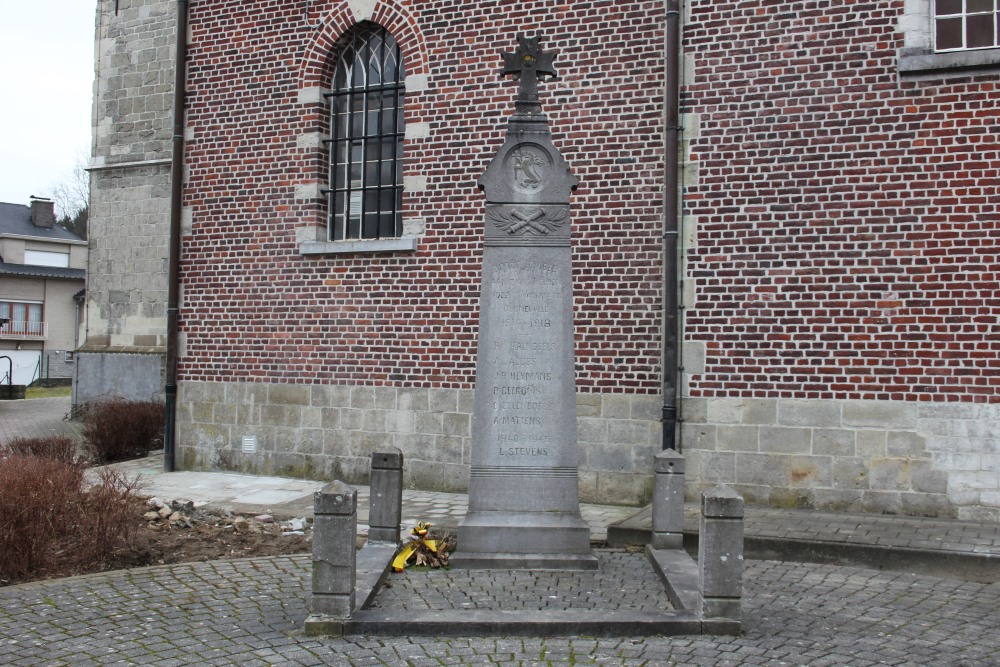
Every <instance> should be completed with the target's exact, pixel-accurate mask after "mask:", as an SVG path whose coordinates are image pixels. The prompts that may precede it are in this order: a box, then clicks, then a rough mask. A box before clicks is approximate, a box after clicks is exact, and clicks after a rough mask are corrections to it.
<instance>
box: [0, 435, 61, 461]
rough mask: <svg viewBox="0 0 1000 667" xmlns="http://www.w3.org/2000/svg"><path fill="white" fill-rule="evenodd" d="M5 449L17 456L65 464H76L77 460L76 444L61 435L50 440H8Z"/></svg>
mask: <svg viewBox="0 0 1000 667" xmlns="http://www.w3.org/2000/svg"><path fill="white" fill-rule="evenodd" d="M3 449H4V450H6V451H7V452H9V453H10V454H13V455H15V456H38V457H41V458H43V459H52V460H54V461H63V462H64V463H74V462H75V461H76V460H77V454H76V442H75V441H74V440H73V439H72V438H67V437H65V436H61V435H56V436H51V437H48V438H14V439H13V440H8V441H7V443H6V444H5V445H4V446H3Z"/></svg>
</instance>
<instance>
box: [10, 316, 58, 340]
mask: <svg viewBox="0 0 1000 667" xmlns="http://www.w3.org/2000/svg"><path fill="white" fill-rule="evenodd" d="M0 322H3V324H2V326H0V340H45V339H47V338H48V337H49V324H48V322H19V321H18V320H13V321H11V320H0Z"/></svg>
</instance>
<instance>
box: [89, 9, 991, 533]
mask: <svg viewBox="0 0 1000 667" xmlns="http://www.w3.org/2000/svg"><path fill="white" fill-rule="evenodd" d="M113 4H114V3H112V2H111V1H110V0H104V2H103V3H102V4H101V11H102V12H103V13H104V14H109V13H110V12H112V5H113ZM118 4H119V10H120V11H119V12H118V13H117V14H115V17H114V18H113V20H111V19H108V20H107V21H106V22H105V23H100V21H99V31H101V30H104V31H105V32H99V39H100V40H101V41H100V42H99V44H100V45H101V46H100V48H101V51H100V53H102V54H107V57H106V58H104V57H102V59H101V61H100V63H103V64H99V67H100V71H99V83H98V96H97V105H98V114H97V129H96V144H95V146H96V148H95V150H96V153H95V154H96V155H97V162H98V163H99V164H105V163H106V164H108V165H111V164H117V165H118V167H116V168H115V169H114V170H111V169H106V170H103V171H102V170H98V171H96V172H94V187H95V198H94V203H93V210H92V216H94V217H93V218H92V219H94V220H95V222H94V224H95V228H94V234H92V237H93V238H94V241H93V245H92V250H91V253H92V255H91V256H92V263H91V274H90V275H91V276H92V278H91V280H92V282H91V284H90V285H88V291H90V290H91V289H93V293H92V294H91V297H90V298H91V299H92V300H93V301H92V303H90V304H88V313H89V321H90V322H93V323H97V324H98V326H95V327H92V330H91V334H92V336H94V335H99V336H105V338H104V339H92V340H91V341H90V342H92V343H99V344H100V345H103V346H104V348H102V349H108V348H109V347H111V346H113V344H117V345H122V346H125V347H128V348H129V349H133V350H134V349H135V348H136V347H139V346H141V345H142V344H151V345H153V344H160V342H161V341H160V339H159V338H156V336H159V335H162V331H163V328H162V295H163V294H165V289H166V287H165V274H164V271H162V270H161V269H160V268H159V267H160V266H165V264H160V263H158V262H157V261H156V258H165V249H164V245H163V241H162V240H161V239H162V238H163V237H162V232H161V231H159V230H160V229H165V226H166V217H167V216H166V211H167V192H166V187H167V186H168V185H169V174H168V169H169V168H168V167H167V166H165V163H163V162H162V161H163V160H164V159H165V158H168V157H169V146H168V145H166V144H165V143H162V142H163V141H169V125H168V124H169V121H170V118H169V116H170V113H169V101H168V99H169V97H170V96H169V91H166V93H164V90H163V89H162V85H161V84H162V83H163V82H166V81H169V80H170V76H169V74H170V73H171V72H172V61H171V57H172V53H170V52H169V50H170V47H172V44H173V36H172V34H171V31H172V27H171V26H172V20H173V17H172V13H171V11H172V9H173V5H174V3H171V2H166V1H165V0H145V1H143V0H119V3H118ZM929 6H930V5H929V3H928V2H927V0H888V1H887V2H878V3H876V2H861V3H843V2H834V0H812V1H810V2H806V1H804V0H796V1H794V2H782V3H760V2H749V1H748V0H739V1H736V2H729V3H713V2H708V1H707V0H690V2H687V3H685V7H684V11H685V17H684V19H685V20H684V24H685V28H684V43H683V49H684V59H685V61H684V75H683V104H684V108H683V112H684V113H683V115H682V118H683V125H684V128H685V131H684V133H683V161H684V162H683V172H682V181H683V183H682V185H683V202H684V211H683V216H682V226H683V229H682V233H683V239H684V251H683V257H682V261H683V267H684V271H683V277H684V284H683V288H682V291H683V302H684V305H685V311H684V312H685V314H686V317H685V318H684V319H685V340H684V346H683V351H684V354H683V362H682V363H683V366H684V372H683V375H682V378H683V385H684V387H683V388H684V395H685V398H684V401H683V403H682V417H683V425H682V428H681V445H682V446H683V453H684V455H685V457H686V458H687V470H688V481H689V495H690V497H691V498H692V499H693V498H694V497H695V496H696V495H697V494H698V493H699V492H700V491H701V490H702V489H704V488H707V487H708V486H711V485H714V484H716V483H719V482H725V483H729V484H734V485H735V486H736V488H738V489H739V490H740V491H741V492H742V493H743V494H744V495H745V496H746V497H747V499H748V501H750V502H753V503H763V504H772V505H782V506H797V507H815V508H820V509H833V510H847V511H874V512H894V513H907V514H929V515H939V516H958V517H962V518H985V519H993V520H1000V435H998V434H1000V399H998V393H1000V392H998V387H1000V372H998V368H1000V361H998V357H1000V330H998V324H997V322H998V321H1000V285H998V279H997V275H998V259H997V257H998V256H1000V253H998V250H1000V223H998V221H1000V212H998V210H997V204H996V196H995V195H996V192H997V188H998V185H1000V180H998V173H1000V148H998V140H997V136H998V135H1000V132H998V130H997V128H998V127H1000V122H998V116H1000V112H998V111H997V109H998V108H1000V99H998V97H1000V86H998V83H1000V75H998V73H997V69H996V68H993V69H985V70H961V71H920V72H917V71H914V70H913V69H912V67H911V65H906V67H903V58H902V57H901V55H900V53H901V52H905V53H908V54H910V55H908V56H907V57H911V56H912V53H911V52H913V50H914V48H916V47H917V46H920V45H923V44H925V43H926V42H927V40H928V39H929V37H928V35H929V32H928V25H929V23H928V22H929V18H928V17H929V14H928V12H929V11H930V10H929ZM190 12H191V16H190V18H191V33H190V37H191V53H190V58H189V69H188V72H189V75H188V85H189V88H190V92H189V105H188V114H187V124H186V125H187V130H186V136H187V139H188V142H187V147H186V156H185V160H186V184H185V195H184V207H185V208H184V221H185V236H184V239H183V241H184V256H183V261H182V273H183V283H184V284H183V302H182V311H181V343H182V345H181V367H180V379H181V383H180V394H179V412H178V429H179V430H178V433H179V443H178V445H179V449H178V452H179V455H180V459H179V463H180V464H181V467H186V468H224V469H232V470H241V471H246V472H268V473H273V474H293V475H321V476H329V477H341V478H344V479H347V480H348V481H356V482H360V481H364V469H365V464H366V457H367V456H368V454H369V453H370V451H371V450H372V449H373V448H375V447H378V446H381V445H386V444H392V445H395V446H398V447H400V448H401V449H402V450H403V451H404V453H405V454H406V457H407V471H408V472H407V475H408V479H407V482H408V483H409V484H413V485H419V486H422V487H424V488H442V489H450V490H457V489H461V488H464V485H465V483H466V480H467V471H468V464H469V459H470V452H471V441H470V438H471V413H472V408H471V395H472V388H473V379H474V371H475V369H474V362H475V340H476V320H477V315H478V313H477V307H478V306H477V299H478V289H479V264H480V259H481V242H482V214H483V210H482V195H481V193H478V192H477V191H476V188H475V180H476V178H477V177H478V176H479V175H480V174H481V173H482V171H483V169H484V168H485V165H486V163H487V161H488V159H489V157H490V156H491V155H492V154H493V153H494V151H495V150H496V148H497V147H498V146H499V145H500V144H501V142H502V139H503V134H504V126H503V122H504V120H505V119H506V117H507V116H508V115H509V114H510V112H511V109H512V97H513V93H514V89H515V86H514V84H512V83H511V82H510V81H507V82H502V81H500V79H499V76H498V74H499V67H500V59H499V55H498V54H499V51H500V50H509V49H511V48H512V47H513V37H514V35H515V34H516V33H517V32H519V31H529V32H532V31H534V30H540V31H542V32H543V34H544V36H545V44H546V46H547V47H548V48H556V49H559V50H560V51H561V56H560V58H559V59H558V61H557V68H558V69H559V71H560V74H561V77H560V79H559V80H557V81H553V82H549V83H546V84H544V85H543V87H542V96H543V102H544V105H545V109H546V111H547V112H548V114H549V115H550V117H551V118H552V121H553V130H554V139H555V143H556V145H557V146H558V147H559V148H560V150H561V151H562V153H563V154H564V156H565V157H566V159H567V160H568V162H569V164H570V165H571V166H572V168H573V170H574V172H575V173H576V175H577V176H579V177H580V179H581V186H580V189H579V190H578V191H577V193H576V194H575V196H574V199H573V216H574V231H573V243H574V260H573V261H574V277H575V284H574V288H575V301H576V303H575V307H576V327H577V328H576V354H577V379H578V384H577V390H578V409H579V419H578V425H579V433H580V447H581V469H580V479H581V497H582V498H583V499H584V500H600V501H605V502H607V501H612V502H631V503H640V502H644V501H646V500H647V499H648V494H649V488H650V483H649V482H650V475H649V472H648V471H649V461H650V460H651V457H652V455H653V453H655V452H656V451H657V450H658V449H659V443H660V425H659V422H658V418H659V403H660V400H661V399H660V395H659V392H660V386H661V382H662V377H661V373H660V362H659V355H660V345H661V343H660V341H661V335H662V332H661V327H660V304H661V298H662V293H661V283H662V273H661V272H662V263H663V257H662V253H661V233H662V215H663V210H662V196H661V195H662V193H661V189H662V183H663V169H664V160H663V142H662V135H663V133H664V129H665V128H664V127H663V120H662V119H663V110H662V103H663V73H664V67H663V65H664V63H663V36H664V35H663V28H664V3H662V2H660V1H658V2H633V3H618V2H587V1H574V2H571V3H567V2H555V1H539V0H536V1H527V2H523V3H520V4H518V5H517V6H516V7H515V6H513V5H510V4H509V3H500V4H499V5H498V4H497V3H468V2H454V1H452V0H431V1H429V2H419V3H418V2H410V1H404V0H394V1H393V2H386V1H384V0H337V1H336V2H334V1H330V0H326V1H322V2H316V1H315V0H310V1H306V0H298V1H285V2H279V1H278V0H249V1H241V2H237V1H235V0H227V1H223V2H213V3H208V2H203V1H200V0H193V1H192V2H191V3H190ZM364 19H371V20H373V21H375V22H378V23H380V24H382V25H384V26H386V27H387V28H389V30H390V31H391V32H392V33H393V34H394V35H395V36H396V37H397V38H398V39H399V41H400V43H401V45H402V48H403V51H404V55H405V57H406V60H407V68H408V73H409V77H408V79H407V104H406V120H407V138H406V147H405V155H406V166H405V179H404V180H405V190H406V191H405V194H404V206H405V218H404V235H405V236H408V237H413V238H415V239H416V246H417V249H416V251H413V252H393V253H356V254H341V255H304V254H302V252H300V242H301V241H303V240H310V239H316V238H318V237H321V235H322V233H323V232H322V231H319V232H317V230H322V229H323V228H324V226H325V203H324V201H323V199H322V197H321V196H320V190H321V188H324V187H326V168H325V153H324V151H323V149H322V143H321V142H322V139H323V138H324V136H325V135H326V133H327V132H328V127H327V119H326V110H325V105H324V103H323V98H322V93H323V92H324V90H325V89H328V88H329V85H330V78H331V75H332V72H331V68H332V62H331V56H332V53H333V52H334V50H335V48H336V44H337V40H338V39H339V38H340V36H341V35H342V34H343V33H344V32H345V31H346V30H347V29H349V27H350V26H351V25H352V24H353V23H355V22H356V21H359V20H364ZM102 25H103V26H105V27H104V28H102V27H101V26H102ZM151 45H153V46H155V50H154V51H150V50H149V49H150V48H151ZM915 45H916V46H915ZM920 48H923V47H920ZM143 53H145V54H146V55H142V54H143ZM982 53H983V52H978V54H972V55H973V56H975V58H972V57H970V58H969V59H967V60H976V61H977V62H980V61H982V62H985V61H988V60H989V58H988V57H985V60H984V56H981V55H979V54H982ZM904 69H906V71H902V70H904ZM133 70H135V71H140V72H143V74H142V76H139V77H138V78H137V77H136V76H131V77H129V76H128V75H129V73H132V72H133ZM161 95H163V100H162V103H163V105H162V109H160V110H158V111H157V110H156V107H157V105H159V104H160V102H158V101H155V99H154V100H153V101H149V102H148V104H149V105H150V106H149V107H148V108H143V109H140V108H139V106H141V105H140V100H142V105H146V104H147V102H146V100H147V98H157V96H161ZM137 105H139V106H137ZM142 123H147V124H150V123H151V125H142ZM140 125H142V127H140ZM158 142H161V143H160V145H159V147H157V146H158ZM130 164H131V166H129V165H130ZM135 230H140V231H139V232H137V233H132V232H133V231H135ZM143 238H150V239H155V240H154V241H151V242H150V245H151V246H153V247H154V248H155V249H150V250H149V252H150V253H151V254H150V256H149V257H147V256H146V254H144V253H146V250H145V249H144V248H145V246H143V244H144V243H146V242H145V241H142V240H141V239H143ZM154 256H155V258H154ZM160 261H162V259H161V260H160ZM95 262H96V264H95ZM114 262H124V264H122V263H119V264H113V263H114ZM142 262H146V265H144V266H143V267H140V263H142ZM95 267H96V268H97V269H98V270H97V271H96V272H95ZM102 267H106V268H107V270H106V271H104V269H103V268H102ZM133 268H135V269H136V270H134V271H133ZM140 268H141V269H142V270H141V271H140V270H139V269H140ZM143 272H145V273H143ZM150 336H153V337H152V338H150ZM81 360H82V356H81ZM116 363H118V362H117V361H116ZM244 438H247V439H249V440H250V441H252V442H254V447H253V448H254V450H255V451H253V452H245V451H244V449H243V443H244Z"/></svg>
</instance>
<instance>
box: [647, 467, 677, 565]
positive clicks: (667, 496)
mask: <svg viewBox="0 0 1000 667" xmlns="http://www.w3.org/2000/svg"><path fill="white" fill-rule="evenodd" d="M653 471H654V472H655V473H656V477H655V480H654V482H653V540H652V547H653V548H654V549H680V548H682V547H683V541H684V457H683V456H681V455H680V454H678V453H677V452H675V451H674V450H672V449H667V450H664V451H662V452H660V453H659V454H657V455H656V456H654V457H653Z"/></svg>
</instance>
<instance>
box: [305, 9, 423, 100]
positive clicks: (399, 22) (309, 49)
mask: <svg viewBox="0 0 1000 667" xmlns="http://www.w3.org/2000/svg"><path fill="white" fill-rule="evenodd" d="M361 20H362V19H359V18H358V17H357V16H356V15H355V13H354V11H353V10H352V9H351V6H350V3H349V2H347V0H343V1H342V2H339V3H337V4H336V6H335V7H334V9H332V10H331V11H330V12H329V13H328V14H327V15H326V17H325V18H324V19H323V22H322V24H321V26H320V28H319V29H318V30H317V31H316V33H315V36H314V37H313V39H312V41H311V42H310V43H309V44H308V45H307V46H306V49H305V53H304V55H303V58H302V64H301V67H300V68H299V84H300V87H302V88H313V87H316V88H328V87H329V86H330V81H331V80H332V79H331V77H332V76H333V70H334V68H335V66H336V57H337V51H338V49H337V47H338V45H339V44H340V42H341V40H342V38H343V36H344V34H345V33H347V32H348V31H349V30H350V29H351V28H353V27H354V26H355V25H357V24H358V23H360V22H361ZM364 20H368V21H371V22H372V23H376V24H378V25H380V26H382V27H384V28H385V29H386V30H388V31H389V32H390V33H392V35H393V37H395V38H396V41H398V42H399V45H400V48H401V49H402V51H403V59H404V60H405V61H406V69H407V73H408V74H409V75H414V74H422V75H426V74H427V73H428V67H427V48H426V42H425V40H424V35H423V33H422V32H421V31H420V27H419V26H418V25H417V20H416V18H415V17H414V16H413V15H412V14H411V13H410V11H409V9H408V8H406V7H403V6H402V5H401V4H400V3H398V2H387V1H385V0H378V2H376V3H375V9H374V11H373V12H372V15H371V16H370V17H364Z"/></svg>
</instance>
